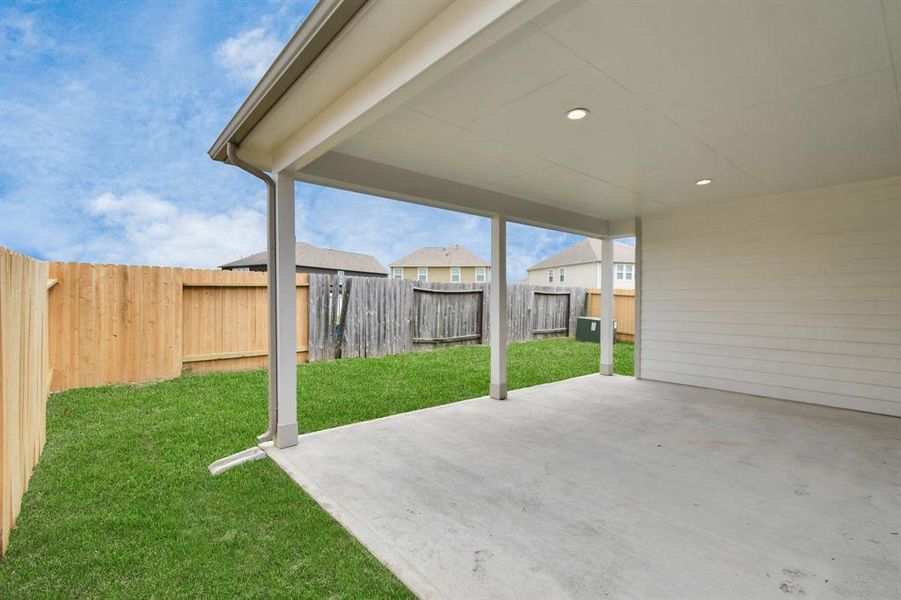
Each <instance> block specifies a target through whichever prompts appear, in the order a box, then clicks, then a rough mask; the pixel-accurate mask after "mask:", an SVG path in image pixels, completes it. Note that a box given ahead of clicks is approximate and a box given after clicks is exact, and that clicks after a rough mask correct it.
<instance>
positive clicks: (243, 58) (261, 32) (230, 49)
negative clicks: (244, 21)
mask: <svg viewBox="0 0 901 600" xmlns="http://www.w3.org/2000/svg"><path fill="white" fill-rule="evenodd" d="M281 47H282V44H281V43H280V42H279V41H278V39H276V37H275V35H274V34H273V33H272V32H271V31H269V30H268V29H267V28H265V27H258V28H256V29H251V30H249V31H245V32H244V33H242V34H240V35H236V36H234V37H230V38H228V39H227V40H225V41H224V42H222V43H221V44H219V47H218V48H216V60H217V61H218V63H219V65H221V66H222V67H223V68H225V70H227V71H228V72H229V73H230V74H231V75H232V76H233V77H235V78H237V79H240V80H243V81H248V82H250V83H256V82H257V81H258V80H259V79H260V77H262V76H263V73H265V72H266V69H268V68H269V65H270V64H272V61H273V60H274V59H275V57H276V55H277V54H278V51H279V50H281Z"/></svg>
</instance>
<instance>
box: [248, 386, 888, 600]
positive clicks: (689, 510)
mask: <svg viewBox="0 0 901 600" xmlns="http://www.w3.org/2000/svg"><path fill="white" fill-rule="evenodd" d="M509 400H510V401H509V402H503V403H498V402H494V401H492V400H491V399H490V398H478V399H475V400H469V401H463V402H459V403H456V404H451V405H447V406H442V407H438V408H433V409H426V410H421V411H417V412H412V413H406V414H402V415H397V416H392V417H387V418H384V419H379V420H376V421H369V422H365V423H360V424H356V425H349V426H346V427H339V428H337V429H330V430H325V431H320V432H316V433H311V434H307V435H303V436H301V437H300V440H299V443H298V444H297V445H296V446H294V447H292V448H287V449H281V450H279V449H276V448H275V447H274V446H271V445H269V446H267V447H266V452H267V453H268V454H269V456H271V457H272V458H273V459H274V460H275V461H276V462H277V463H278V464H279V465H280V466H281V467H282V468H283V469H284V470H285V471H286V472H287V473H288V474H289V475H290V476H291V477H292V478H293V479H294V480H295V481H296V482H297V483H298V484H300V485H301V486H303V488H304V489H305V490H306V491H307V492H309V493H310V494H311V495H312V496H313V497H314V498H315V499H316V500H317V501H318V502H319V503H320V504H321V505H322V506H323V507H324V508H325V509H326V510H327V511H329V512H330V513H331V514H332V515H333V516H334V517H335V518H336V519H337V520H338V521H340V522H341V523H342V524H343V525H344V526H345V527H346V528H347V529H348V530H349V531H350V532H351V533H353V534H354V535H355V536H356V537H357V538H358V539H359V540H360V541H361V542H362V543H363V544H364V545H366V547H367V548H369V550H370V551H371V552H372V553H373V554H375V556H376V557H377V558H378V559H379V560H381V561H382V562H384V563H385V564H386V565H388V566H389V567H390V568H391V569H392V570H393V571H394V573H395V574H396V575H397V576H398V577H399V578H400V579H401V580H402V581H403V582H404V583H405V584H406V585H407V586H409V587H410V589H411V590H413V591H414V592H415V593H416V594H417V595H419V596H420V597H423V598H520V599H525V598H535V599H546V598H606V597H610V598H779V597H786V596H789V597H791V596H803V595H806V596H807V597H811V598H889V597H892V596H896V595H897V592H898V589H899V580H898V572H897V567H898V554H899V547H901V539H899V535H898V534H899V529H898V528H899V526H901V525H899V520H898V515H901V465H899V462H898V460H897V457H898V456H899V455H901V423H899V421H898V419H895V418H892V417H884V416H878V415H870V414H864V413H856V412H851V411H846V410H841V409H836V408H827V407H821V406H810V405H804V404H798V403H790V402H782V401H779V400H772V399H767V398H761V397H757V396H748V395H744V394H737V393H730V392H721V391H715V390H707V389H702V388H696V387H690V386H682V385H674V384H669V383H659V382H652V381H640V380H634V379H632V378H627V377H619V376H617V377H612V378H610V377H601V376H598V375H589V376H586V377H581V378H576V379H570V380H567V381H564V382H559V383H551V384H547V385H542V386H536V387H533V388H527V389H523V390H517V391H513V392H510V396H509Z"/></svg>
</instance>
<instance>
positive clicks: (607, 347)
mask: <svg viewBox="0 0 901 600" xmlns="http://www.w3.org/2000/svg"><path fill="white" fill-rule="evenodd" d="M600 372H601V375H613V239H612V238H604V239H603V240H601V370H600Z"/></svg>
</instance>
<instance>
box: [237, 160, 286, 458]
mask: <svg viewBox="0 0 901 600" xmlns="http://www.w3.org/2000/svg"><path fill="white" fill-rule="evenodd" d="M226 152H227V155H228V163H229V164H231V165H234V166H236V167H238V168H239V169H241V170H243V171H246V172H248V173H250V174H251V175H253V176H254V177H256V178H257V179H260V180H262V181H263V183H265V184H266V211H267V215H268V218H267V223H268V227H267V231H266V249H267V251H268V253H269V259H268V260H267V261H266V262H267V266H266V275H267V277H268V283H269V289H268V292H269V294H268V296H269V297H268V300H269V426H268V427H267V429H266V431H265V432H264V433H262V434H260V435H259V436H257V440H259V441H260V442H268V441H269V440H271V439H272V438H273V436H274V435H275V427H276V423H277V422H278V413H277V403H276V385H277V382H278V368H277V365H276V361H274V360H273V352H272V349H273V348H275V347H276V345H277V344H278V338H277V337H276V336H277V335H278V324H277V323H275V320H274V319H273V318H272V315H274V314H276V309H275V300H276V298H277V297H278V295H277V279H276V276H275V268H274V265H273V261H272V257H273V256H275V219H274V218H272V217H273V215H275V182H274V181H272V178H271V177H269V175H267V174H266V173H265V172H263V171H261V170H260V169H258V168H256V167H255V166H253V165H252V164H250V163H248V162H245V161H243V160H241V157H240V156H238V145H237V144H235V143H234V142H229V143H228V145H227V147H226Z"/></svg>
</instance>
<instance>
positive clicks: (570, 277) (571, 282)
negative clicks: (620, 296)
mask: <svg viewBox="0 0 901 600" xmlns="http://www.w3.org/2000/svg"><path fill="white" fill-rule="evenodd" d="M565 268H566V281H564V282H562V283H561V282H560V267H553V269H554V283H548V280H547V271H548V270H547V269H535V270H533V271H529V272H528V278H527V281H528V283H532V284H535V285H556V286H575V287H587V288H599V287H601V263H599V262H592V263H582V264H578V265H565ZM633 273H634V271H633ZM613 283H614V286H613V287H614V288H616V289H618V290H619V289H625V290H631V289H633V288H634V287H635V278H634V275H633V278H632V280H624V281H619V280H614V281H613Z"/></svg>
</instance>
